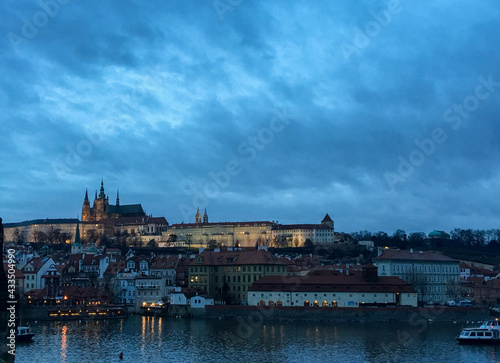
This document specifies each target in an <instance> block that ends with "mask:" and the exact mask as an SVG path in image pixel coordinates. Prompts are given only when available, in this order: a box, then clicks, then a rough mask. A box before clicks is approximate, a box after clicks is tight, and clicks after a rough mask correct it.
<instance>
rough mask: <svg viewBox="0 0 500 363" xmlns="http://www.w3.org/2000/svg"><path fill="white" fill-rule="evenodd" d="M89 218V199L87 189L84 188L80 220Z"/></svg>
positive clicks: (88, 219)
mask: <svg viewBox="0 0 500 363" xmlns="http://www.w3.org/2000/svg"><path fill="white" fill-rule="evenodd" d="M90 220H91V214H90V201H89V193H88V191H87V189H85V199H84V200H83V207H82V221H85V222H86V221H90Z"/></svg>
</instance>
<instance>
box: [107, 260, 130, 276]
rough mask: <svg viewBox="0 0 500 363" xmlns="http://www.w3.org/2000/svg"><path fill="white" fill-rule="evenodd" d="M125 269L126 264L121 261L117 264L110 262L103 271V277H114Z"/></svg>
mask: <svg viewBox="0 0 500 363" xmlns="http://www.w3.org/2000/svg"><path fill="white" fill-rule="evenodd" d="M126 267H127V263H126V262H123V261H119V262H110V264H109V265H108V267H107V268H106V271H104V275H115V276H116V274H117V273H118V271H119V270H123V269H125V268H126Z"/></svg>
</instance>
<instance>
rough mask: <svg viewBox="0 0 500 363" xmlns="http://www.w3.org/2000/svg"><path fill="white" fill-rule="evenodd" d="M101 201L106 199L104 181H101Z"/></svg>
mask: <svg viewBox="0 0 500 363" xmlns="http://www.w3.org/2000/svg"><path fill="white" fill-rule="evenodd" d="M99 199H106V194H104V180H101V190H100V192H99Z"/></svg>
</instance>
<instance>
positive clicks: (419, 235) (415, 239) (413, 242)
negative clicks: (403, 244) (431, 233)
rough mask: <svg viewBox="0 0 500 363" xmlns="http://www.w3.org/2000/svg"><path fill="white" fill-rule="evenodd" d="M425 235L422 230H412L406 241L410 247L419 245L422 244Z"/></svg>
mask: <svg viewBox="0 0 500 363" xmlns="http://www.w3.org/2000/svg"><path fill="white" fill-rule="evenodd" d="M426 237H427V236H426V234H425V233H424V232H412V233H410V234H409V235H408V243H409V245H410V246H411V247H419V246H422V245H423V243H424V239H425V238H426Z"/></svg>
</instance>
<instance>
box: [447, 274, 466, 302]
mask: <svg viewBox="0 0 500 363" xmlns="http://www.w3.org/2000/svg"><path fill="white" fill-rule="evenodd" d="M446 293H447V294H448V296H449V297H450V298H451V299H452V300H458V299H459V298H460V297H462V293H463V289H462V284H461V283H460V281H456V280H454V279H450V280H448V283H447V284H446Z"/></svg>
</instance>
